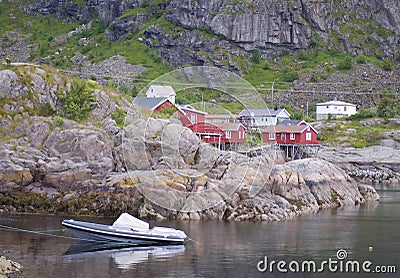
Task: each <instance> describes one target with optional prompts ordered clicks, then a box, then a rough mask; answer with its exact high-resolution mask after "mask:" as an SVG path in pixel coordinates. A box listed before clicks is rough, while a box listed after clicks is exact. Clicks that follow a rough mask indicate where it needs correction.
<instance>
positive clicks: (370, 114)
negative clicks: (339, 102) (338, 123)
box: [349, 108, 378, 120]
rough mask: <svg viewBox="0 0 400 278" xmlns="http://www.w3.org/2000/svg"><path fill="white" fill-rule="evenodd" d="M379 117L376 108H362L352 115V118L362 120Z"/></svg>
mask: <svg viewBox="0 0 400 278" xmlns="http://www.w3.org/2000/svg"><path fill="white" fill-rule="evenodd" d="M376 117H378V110H377V109H376V108H368V109H367V108H361V109H360V110H359V111H358V113H357V114H354V115H351V116H350V117H349V119H350V120H362V119H370V118H376Z"/></svg>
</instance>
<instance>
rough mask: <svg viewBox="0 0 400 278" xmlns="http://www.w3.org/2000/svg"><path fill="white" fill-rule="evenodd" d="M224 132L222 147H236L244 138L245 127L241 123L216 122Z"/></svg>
mask: <svg viewBox="0 0 400 278" xmlns="http://www.w3.org/2000/svg"><path fill="white" fill-rule="evenodd" d="M215 125H216V126H218V127H219V128H221V130H222V131H223V132H224V136H223V137H222V140H223V149H237V148H238V146H239V145H240V144H242V143H244V142H245V140H246V128H245V127H244V125H242V124H241V123H216V124H215Z"/></svg>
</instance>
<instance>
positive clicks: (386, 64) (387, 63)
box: [382, 59, 394, 71]
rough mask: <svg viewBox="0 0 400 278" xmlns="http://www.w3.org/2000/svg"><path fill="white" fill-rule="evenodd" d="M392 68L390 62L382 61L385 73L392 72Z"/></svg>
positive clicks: (387, 60)
mask: <svg viewBox="0 0 400 278" xmlns="http://www.w3.org/2000/svg"><path fill="white" fill-rule="evenodd" d="M393 68H394V66H393V64H392V62H391V61H390V60H389V59H386V60H384V61H383V64H382V69H383V70H385V71H392V70H393Z"/></svg>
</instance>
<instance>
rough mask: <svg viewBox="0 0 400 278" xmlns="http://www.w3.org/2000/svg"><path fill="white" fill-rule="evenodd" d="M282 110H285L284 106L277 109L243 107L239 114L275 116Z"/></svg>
mask: <svg viewBox="0 0 400 278" xmlns="http://www.w3.org/2000/svg"><path fill="white" fill-rule="evenodd" d="M282 111H286V109H285V108H279V109H271V108H245V109H243V110H242V112H240V114H239V116H254V117H262V116H271V117H276V116H277V115H279V114H280V113H281V112H282ZM286 113H288V112H287V111H286ZM288 114H289V113H288Z"/></svg>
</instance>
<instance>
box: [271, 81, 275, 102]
mask: <svg viewBox="0 0 400 278" xmlns="http://www.w3.org/2000/svg"><path fill="white" fill-rule="evenodd" d="M274 85H275V80H274V81H272V87H271V108H272V107H273V106H274Z"/></svg>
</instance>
